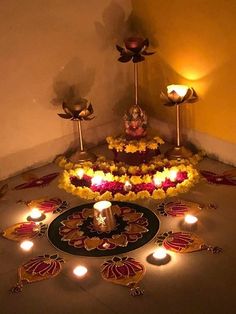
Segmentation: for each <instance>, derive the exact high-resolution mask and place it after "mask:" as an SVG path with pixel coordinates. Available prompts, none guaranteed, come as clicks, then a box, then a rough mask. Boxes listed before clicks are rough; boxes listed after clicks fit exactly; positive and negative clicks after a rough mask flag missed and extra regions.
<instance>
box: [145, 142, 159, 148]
mask: <svg viewBox="0 0 236 314" xmlns="http://www.w3.org/2000/svg"><path fill="white" fill-rule="evenodd" d="M147 147H148V148H149V149H152V150H155V149H157V147H158V144H157V143H149V144H147Z"/></svg>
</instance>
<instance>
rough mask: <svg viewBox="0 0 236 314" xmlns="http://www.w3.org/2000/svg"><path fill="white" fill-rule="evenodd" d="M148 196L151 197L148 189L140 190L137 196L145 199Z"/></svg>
mask: <svg viewBox="0 0 236 314" xmlns="http://www.w3.org/2000/svg"><path fill="white" fill-rule="evenodd" d="M148 197H150V194H149V192H148V191H140V192H138V193H137V198H141V199H143V198H148Z"/></svg>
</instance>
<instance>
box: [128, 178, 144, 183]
mask: <svg viewBox="0 0 236 314" xmlns="http://www.w3.org/2000/svg"><path fill="white" fill-rule="evenodd" d="M130 181H131V183H132V184H140V183H142V179H141V178H140V176H132V177H131V178H130Z"/></svg>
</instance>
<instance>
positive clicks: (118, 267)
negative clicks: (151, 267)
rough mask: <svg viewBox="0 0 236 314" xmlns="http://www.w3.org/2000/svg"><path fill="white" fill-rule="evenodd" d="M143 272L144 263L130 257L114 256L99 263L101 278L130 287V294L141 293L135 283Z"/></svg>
mask: <svg viewBox="0 0 236 314" xmlns="http://www.w3.org/2000/svg"><path fill="white" fill-rule="evenodd" d="M144 274H145V268H144V265H143V264H141V263H140V262H138V261H137V260H135V259H134V258H132V257H127V256H125V257H119V256H114V257H113V258H112V259H110V260H107V261H105V262H104V263H103V264H102V265H101V275H102V278H103V279H105V280H107V281H109V282H112V283H115V284H118V285H122V286H126V287H128V288H130V294H131V295H132V296H138V295H142V294H143V292H144V291H143V290H142V289H140V288H139V287H138V286H137V284H138V282H139V281H140V280H141V279H142V278H143V276H144Z"/></svg>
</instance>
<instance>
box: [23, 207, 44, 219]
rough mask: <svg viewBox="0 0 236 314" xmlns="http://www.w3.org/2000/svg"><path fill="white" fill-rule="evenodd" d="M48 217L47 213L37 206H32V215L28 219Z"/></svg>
mask: <svg viewBox="0 0 236 314" xmlns="http://www.w3.org/2000/svg"><path fill="white" fill-rule="evenodd" d="M45 218H46V215H45V214H43V213H42V212H41V211H40V210H39V209H38V208H37V207H34V208H32V210H31V213H30V215H29V216H28V217H27V220H28V221H36V222H37V221H42V220H44V219H45Z"/></svg>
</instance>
